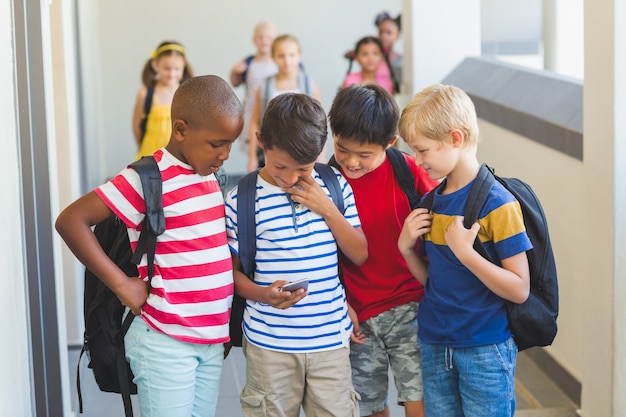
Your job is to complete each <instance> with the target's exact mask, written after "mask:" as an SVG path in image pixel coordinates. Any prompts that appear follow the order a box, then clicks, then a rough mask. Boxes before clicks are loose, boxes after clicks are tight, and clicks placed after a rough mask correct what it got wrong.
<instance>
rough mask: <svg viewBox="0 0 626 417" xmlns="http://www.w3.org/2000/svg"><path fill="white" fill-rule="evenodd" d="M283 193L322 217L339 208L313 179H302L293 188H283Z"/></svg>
mask: <svg viewBox="0 0 626 417" xmlns="http://www.w3.org/2000/svg"><path fill="white" fill-rule="evenodd" d="M283 191H284V192H286V193H289V194H291V199H292V200H293V201H295V202H296V203H301V204H304V205H305V206H307V207H308V208H309V209H311V210H313V211H314V212H316V213H317V214H319V215H320V216H322V217H326V216H327V215H328V214H329V213H330V212H332V211H333V210H337V206H335V204H334V203H333V201H332V200H331V199H330V198H328V195H327V194H326V192H325V191H324V190H323V189H322V187H321V186H320V185H319V184H318V183H317V182H316V181H315V180H314V179H313V177H307V178H300V179H299V180H298V182H297V183H296V184H295V185H294V186H293V187H288V188H283Z"/></svg>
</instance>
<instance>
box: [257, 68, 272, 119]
mask: <svg viewBox="0 0 626 417" xmlns="http://www.w3.org/2000/svg"><path fill="white" fill-rule="evenodd" d="M275 92H276V78H275V77H274V76H271V77H267V78H266V79H265V82H263V83H261V112H260V113H259V118H260V120H259V126H260V125H261V122H262V121H263V114H264V113H265V109H266V108H267V103H269V102H270V100H271V99H272V96H273V95H274V93H275Z"/></svg>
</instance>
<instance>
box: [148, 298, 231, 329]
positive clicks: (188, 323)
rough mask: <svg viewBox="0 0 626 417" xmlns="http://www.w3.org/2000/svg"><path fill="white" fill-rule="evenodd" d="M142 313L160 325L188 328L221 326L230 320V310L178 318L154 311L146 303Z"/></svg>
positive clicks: (177, 316)
mask: <svg viewBox="0 0 626 417" xmlns="http://www.w3.org/2000/svg"><path fill="white" fill-rule="evenodd" d="M143 311H144V312H145V313H146V314H149V315H150V316H152V317H153V318H154V319H155V320H156V321H157V322H159V323H161V324H176V325H181V326H183V327H189V328H193V327H208V326H222V325H224V324H226V323H228V320H229V319H230V310H227V311H224V312H221V313H216V314H204V315H200V316H190V317H180V316H179V315H178V314H171V313H165V312H163V311H159V310H156V309H155V308H154V307H152V306H151V305H150V304H147V303H146V304H144V306H143ZM157 327H158V326H157Z"/></svg>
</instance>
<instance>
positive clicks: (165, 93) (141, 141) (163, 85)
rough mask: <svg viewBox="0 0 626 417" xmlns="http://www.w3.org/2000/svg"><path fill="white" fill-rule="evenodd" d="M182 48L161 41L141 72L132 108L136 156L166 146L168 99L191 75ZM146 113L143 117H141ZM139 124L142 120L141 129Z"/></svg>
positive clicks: (169, 127)
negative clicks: (147, 108)
mask: <svg viewBox="0 0 626 417" xmlns="http://www.w3.org/2000/svg"><path fill="white" fill-rule="evenodd" d="M185 55H186V52H185V48H184V47H183V46H182V45H181V44H180V43H178V42H175V41H165V42H162V43H161V44H160V45H159V46H158V48H157V49H156V50H155V51H154V52H152V56H151V57H150V59H149V60H148V61H147V62H146V64H145V65H144V67H143V72H142V73H141V81H142V83H143V86H142V87H141V88H140V89H139V92H138V93H137V99H136V100H135V107H134V109H133V135H134V136H135V142H136V143H137V148H138V151H137V155H136V156H135V159H139V158H141V157H142V156H148V155H152V154H153V153H154V151H156V150H157V149H160V148H162V147H163V146H165V145H167V143H168V141H169V139H170V134H171V127H172V121H171V116H170V110H171V104H172V98H173V97H174V92H175V91H176V89H177V88H178V86H179V85H180V83H181V82H183V81H185V80H188V79H189V78H191V77H193V71H192V70H191V66H190V65H189V63H188V62H187V60H186V59H185ZM150 95H151V96H152V106H151V107H150V112H149V114H148V115H146V114H144V105H145V102H146V97H148V99H149V96H150ZM146 116H147V120H144V118H145V117H146ZM142 123H145V125H144V128H145V130H142Z"/></svg>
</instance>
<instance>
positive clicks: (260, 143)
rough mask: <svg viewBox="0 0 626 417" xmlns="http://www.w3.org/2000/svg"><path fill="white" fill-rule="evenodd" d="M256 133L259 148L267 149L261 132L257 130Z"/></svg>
mask: <svg viewBox="0 0 626 417" xmlns="http://www.w3.org/2000/svg"><path fill="white" fill-rule="evenodd" d="M255 134H256V141H257V144H258V146H259V148H261V149H265V148H264V147H263V138H262V137H261V132H259V131H257V132H255Z"/></svg>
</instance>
